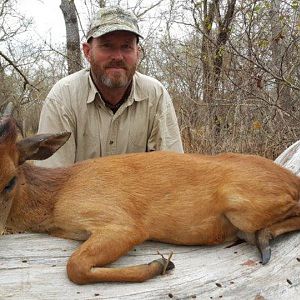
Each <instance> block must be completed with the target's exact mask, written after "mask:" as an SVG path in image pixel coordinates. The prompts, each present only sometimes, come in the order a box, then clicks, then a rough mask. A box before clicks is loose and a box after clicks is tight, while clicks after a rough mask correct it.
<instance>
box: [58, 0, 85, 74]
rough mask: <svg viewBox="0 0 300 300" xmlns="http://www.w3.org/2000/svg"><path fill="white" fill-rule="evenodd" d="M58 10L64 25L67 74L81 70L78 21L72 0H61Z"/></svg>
mask: <svg viewBox="0 0 300 300" xmlns="http://www.w3.org/2000/svg"><path fill="white" fill-rule="evenodd" d="M60 9H61V11H62V13H63V16H64V20H65V25H66V39H67V63H68V73H69V74H72V73H74V72H77V71H79V70H80V69H81V68H82V61H81V50H80V39H79V29H78V20H77V15H76V6H75V3H74V0H61V5H60Z"/></svg>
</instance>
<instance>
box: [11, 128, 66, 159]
mask: <svg viewBox="0 0 300 300" xmlns="http://www.w3.org/2000/svg"><path fill="white" fill-rule="evenodd" d="M70 136H71V133H70V132H63V133H57V134H38V135H35V136H32V137H28V138H25V139H23V140H21V141H19V142H17V144H16V146H17V149H18V151H19V165H21V164H22V163H23V162H25V161H26V160H31V159H34V160H43V159H46V158H48V157H50V156H51V155H52V154H54V153H55V152H56V151H57V150H58V149H59V148H60V147H61V146H62V145H64V143H65V142H66V141H67V140H68V139H69V137H70Z"/></svg>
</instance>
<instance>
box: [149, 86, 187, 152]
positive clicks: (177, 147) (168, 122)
mask: <svg viewBox="0 0 300 300" xmlns="http://www.w3.org/2000/svg"><path fill="white" fill-rule="evenodd" d="M157 150H168V151H175V152H183V146H182V141H181V136H180V131H179V127H178V122H177V117H176V113H175V109H174V106H173V103H172V100H171V98H170V96H169V94H168V92H167V91H166V90H165V89H163V93H162V95H161V97H160V101H159V105H158V108H157V112H156V115H155V119H154V122H153V127H152V131H151V135H150V137H149V139H148V145H147V151H157Z"/></svg>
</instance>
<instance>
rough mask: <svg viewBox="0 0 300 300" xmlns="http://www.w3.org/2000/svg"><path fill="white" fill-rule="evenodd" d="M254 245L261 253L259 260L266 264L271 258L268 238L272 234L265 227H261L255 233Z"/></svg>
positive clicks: (269, 238)
mask: <svg viewBox="0 0 300 300" xmlns="http://www.w3.org/2000/svg"><path fill="white" fill-rule="evenodd" d="M255 236H256V246H257V248H258V250H259V251H260V254H261V262H262V264H263V265H265V264H267V263H268V262H269V260H270V258H271V247H270V243H269V242H270V240H271V238H272V236H271V235H270V233H269V232H268V231H267V230H266V229H261V230H259V231H257V232H256V233H255Z"/></svg>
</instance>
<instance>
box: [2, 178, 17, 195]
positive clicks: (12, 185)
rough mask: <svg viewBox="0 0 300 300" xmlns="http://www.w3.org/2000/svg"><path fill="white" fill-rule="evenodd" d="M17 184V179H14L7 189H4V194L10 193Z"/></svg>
mask: <svg viewBox="0 0 300 300" xmlns="http://www.w3.org/2000/svg"><path fill="white" fill-rule="evenodd" d="M16 182H17V177H16V176H15V177H13V178H12V179H11V180H10V182H9V183H8V184H7V185H6V186H5V188H4V189H3V192H5V193H9V192H10V191H11V190H12V189H13V188H14V187H15V185H16Z"/></svg>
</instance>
